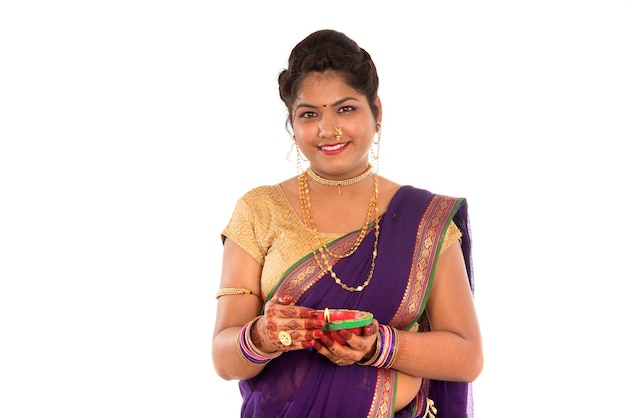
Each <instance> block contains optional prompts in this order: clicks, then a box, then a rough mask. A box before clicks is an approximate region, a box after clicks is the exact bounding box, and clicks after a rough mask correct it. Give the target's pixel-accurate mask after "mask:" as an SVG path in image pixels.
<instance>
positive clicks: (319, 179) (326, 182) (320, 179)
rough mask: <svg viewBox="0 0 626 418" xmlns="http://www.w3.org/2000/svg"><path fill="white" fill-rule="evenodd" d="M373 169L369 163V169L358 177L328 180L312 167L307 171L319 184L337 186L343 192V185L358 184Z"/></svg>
mask: <svg viewBox="0 0 626 418" xmlns="http://www.w3.org/2000/svg"><path fill="white" fill-rule="evenodd" d="M371 170H372V165H371V164H368V165H367V169H366V170H365V171H364V172H363V173H361V174H359V175H358V176H356V177H352V178H350V179H345V180H328V179H325V178H324V177H321V176H319V175H317V174H315V172H314V171H313V170H311V167H309V168H307V169H306V173H307V174H308V175H309V177H311V178H312V179H313V180H315V181H316V182H317V183H319V184H323V185H324V186H330V187H336V188H337V192H338V193H339V194H341V187H342V186H352V185H353V184H357V183H358V182H360V181H361V180H363V179H364V178H365V177H367V176H368V175H369V173H370V171H371Z"/></svg>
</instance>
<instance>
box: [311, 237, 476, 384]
mask: <svg viewBox="0 0 626 418" xmlns="http://www.w3.org/2000/svg"><path fill="white" fill-rule="evenodd" d="M426 309H427V312H428V316H429V319H430V322H431V331H429V332H410V331H400V330H398V331H397V341H396V348H397V353H396V357H395V360H394V361H393V364H392V366H391V367H392V368H394V369H396V370H398V371H400V372H402V373H404V374H407V375H410V376H415V377H425V378H430V379H437V380H449V381H463V382H470V381H473V380H475V379H476V377H478V375H479V374H480V372H481V370H482V367H483V354H482V342H481V336H480V329H479V326H478V319H477V317H476V312H475V310H474V301H473V297H472V293H471V290H470V287H469V282H468V278H467V272H466V270H465V262H464V259H463V253H462V251H461V245H460V243H459V242H456V243H454V244H453V245H452V246H450V247H449V248H448V249H446V250H445V251H443V253H442V254H441V255H440V256H439V260H438V263H437V269H436V272H435V278H434V281H433V284H432V289H431V293H430V298H429V300H428V304H427V306H426ZM374 324H375V325H376V326H377V324H378V323H377V322H376V321H374ZM371 333H373V334H375V333H376V331H375V330H374V331H370V330H368V331H366V332H365V333H364V337H357V336H355V335H351V334H350V333H348V334H346V335H345V338H346V342H347V346H342V345H340V344H335V343H333V341H324V346H321V345H320V347H318V350H319V351H320V353H322V354H323V355H325V356H327V357H328V358H330V359H331V360H332V359H333V358H342V359H343V361H342V363H341V364H351V363H354V362H355V361H358V360H359V359H362V358H363V359H368V358H371V357H372V355H373V354H374V351H375V348H376V339H375V338H372V337H371ZM362 361H363V360H362Z"/></svg>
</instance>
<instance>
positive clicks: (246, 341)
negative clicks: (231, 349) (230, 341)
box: [237, 315, 282, 365]
mask: <svg viewBox="0 0 626 418" xmlns="http://www.w3.org/2000/svg"><path fill="white" fill-rule="evenodd" d="M261 316H263V315H259V316H257V317H256V318H254V319H252V320H251V321H249V322H247V323H246V324H245V325H244V326H243V328H241V332H240V333H239V344H237V348H238V349H239V354H240V355H241V358H242V359H244V360H245V361H246V362H248V363H250V364H255V365H258V364H267V363H269V362H270V361H271V360H272V359H275V358H276V357H278V356H280V355H281V354H282V351H276V352H274V353H266V352H263V351H261V350H259V349H258V348H257V347H256V346H255V345H254V343H252V340H251V339H250V328H251V327H252V325H253V324H254V323H255V322H256V321H258V320H259V318H261Z"/></svg>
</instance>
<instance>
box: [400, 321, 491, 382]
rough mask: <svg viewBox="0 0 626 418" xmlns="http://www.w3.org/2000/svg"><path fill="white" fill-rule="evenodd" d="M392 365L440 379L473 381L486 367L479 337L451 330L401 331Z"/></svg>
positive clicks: (411, 373) (413, 374)
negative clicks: (465, 335) (463, 334)
mask: <svg viewBox="0 0 626 418" xmlns="http://www.w3.org/2000/svg"><path fill="white" fill-rule="evenodd" d="M396 350H397V352H396V357H395V360H394V362H393V364H392V366H391V367H392V368H394V369H396V370H398V371H401V372H403V373H406V374H409V375H412V376H418V377H424V378H429V379H437V380H449V381H463V382H471V381H473V380H475V379H476V378H477V377H478V375H479V374H480V372H481V370H482V367H483V354H482V345H481V342H480V338H479V337H464V336H461V335H459V334H455V333H453V332H449V331H429V332H409V331H398V332H397V341H396Z"/></svg>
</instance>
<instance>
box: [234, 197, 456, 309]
mask: <svg viewBox="0 0 626 418" xmlns="http://www.w3.org/2000/svg"><path fill="white" fill-rule="evenodd" d="M307 233H308V232H307V229H306V226H305V225H304V224H303V223H302V222H301V221H300V218H298V216H297V214H296V212H295V211H294V209H293V207H292V206H291V204H290V203H289V201H288V200H287V197H286V196H285V194H284V193H283V190H282V189H281V188H280V185H273V186H259V187H256V188H254V189H252V190H250V191H249V192H247V193H246V194H244V195H243V196H242V197H241V198H240V199H239V200H238V201H237V203H236V205H235V209H234V211H233V215H232V217H231V219H230V221H229V222H228V224H227V225H226V228H225V229H224V231H223V232H222V241H224V239H225V238H226V237H228V238H229V239H231V240H232V241H233V242H234V243H235V244H237V245H239V246H240V247H241V248H243V249H244V250H245V251H246V252H247V253H248V254H250V255H251V256H252V257H253V258H254V259H255V260H256V261H257V262H258V263H259V264H261V265H262V266H263V269H262V273H261V293H262V294H263V299H264V300H265V299H266V298H267V295H268V294H269V292H270V291H271V290H272V288H273V287H274V286H276V284H277V283H278V281H279V280H280V278H281V277H282V276H283V274H284V273H285V271H287V270H288V269H289V268H290V267H291V266H293V265H294V264H295V263H296V262H297V261H298V260H299V259H301V258H302V257H304V256H305V255H307V254H309V253H310V252H311V247H310V245H309V240H308V239H306V236H307ZM321 235H322V237H323V238H324V239H325V240H326V242H329V241H332V240H335V239H337V238H339V237H341V236H342V235H344V234H331V233H321ZM460 238H461V231H460V230H459V228H458V227H457V226H456V225H455V224H454V222H451V223H450V227H449V228H448V229H447V230H446V233H445V236H444V242H443V247H442V251H443V250H445V249H447V248H448V247H449V246H450V245H452V243H454V242H455V241H457V240H459V239H460Z"/></svg>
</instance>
